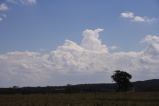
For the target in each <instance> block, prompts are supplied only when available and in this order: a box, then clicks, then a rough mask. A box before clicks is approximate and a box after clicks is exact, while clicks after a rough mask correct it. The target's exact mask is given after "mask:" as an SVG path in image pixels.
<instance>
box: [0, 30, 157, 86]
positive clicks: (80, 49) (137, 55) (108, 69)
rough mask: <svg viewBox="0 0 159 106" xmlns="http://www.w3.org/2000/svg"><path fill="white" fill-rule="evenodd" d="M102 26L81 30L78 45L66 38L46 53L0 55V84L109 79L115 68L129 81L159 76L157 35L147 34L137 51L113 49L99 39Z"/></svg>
mask: <svg viewBox="0 0 159 106" xmlns="http://www.w3.org/2000/svg"><path fill="white" fill-rule="evenodd" d="M101 31H103V29H95V30H91V29H87V30H85V31H83V34H82V35H83V39H82V41H81V43H80V44H77V43H76V42H73V41H70V40H66V41H65V42H64V44H63V45H61V46H58V47H57V49H56V50H52V51H50V52H47V53H41V52H31V51H23V52H20V51H15V52H8V53H5V54H0V86H1V87H6V86H13V85H18V86H46V85H65V84H68V83H70V84H77V83H97V82H100V83H102V82H111V79H110V75H112V73H113V71H114V70H116V69H120V70H125V71H127V72H129V73H131V74H132V75H133V80H145V79H150V78H158V77H159V72H158V70H159V65H158V64H159V36H156V35H147V36H145V38H144V39H143V40H142V41H141V42H142V43H145V44H146V47H145V48H144V49H143V50H141V51H138V52H137V51H130V52H123V51H121V52H115V51H114V52H113V51H111V50H109V48H110V47H108V46H107V45H106V44H103V43H102V41H101V40H100V38H99V37H100V36H99V33H100V32H101Z"/></svg>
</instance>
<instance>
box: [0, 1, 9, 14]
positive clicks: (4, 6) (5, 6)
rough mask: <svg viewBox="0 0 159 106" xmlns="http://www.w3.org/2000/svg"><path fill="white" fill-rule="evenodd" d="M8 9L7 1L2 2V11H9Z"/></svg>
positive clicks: (0, 10) (0, 6)
mask: <svg viewBox="0 0 159 106" xmlns="http://www.w3.org/2000/svg"><path fill="white" fill-rule="evenodd" d="M7 10H8V6H7V5H6V4H5V3H1V4H0V12H3V11H7Z"/></svg>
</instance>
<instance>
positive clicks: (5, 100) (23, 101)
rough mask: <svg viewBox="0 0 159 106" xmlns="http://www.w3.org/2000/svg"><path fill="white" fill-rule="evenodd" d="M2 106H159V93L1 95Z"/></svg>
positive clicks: (0, 104) (0, 102)
mask: <svg viewBox="0 0 159 106" xmlns="http://www.w3.org/2000/svg"><path fill="white" fill-rule="evenodd" d="M0 106H159V92H127V93H116V92H114V93H73V94H60V93H58V94H30V95H20V94H17V95H0Z"/></svg>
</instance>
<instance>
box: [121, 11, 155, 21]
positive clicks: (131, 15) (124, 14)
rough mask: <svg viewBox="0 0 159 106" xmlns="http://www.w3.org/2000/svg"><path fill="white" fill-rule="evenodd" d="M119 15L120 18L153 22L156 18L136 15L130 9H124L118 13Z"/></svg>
mask: <svg viewBox="0 0 159 106" xmlns="http://www.w3.org/2000/svg"><path fill="white" fill-rule="evenodd" d="M120 16H121V17H122V18H127V19H129V20H131V21H133V22H148V23H150V22H153V21H154V20H156V18H149V17H147V16H138V15H135V14H134V13H133V12H130V11H126V12H122V13H120Z"/></svg>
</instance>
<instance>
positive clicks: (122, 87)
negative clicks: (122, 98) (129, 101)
mask: <svg viewBox="0 0 159 106" xmlns="http://www.w3.org/2000/svg"><path fill="white" fill-rule="evenodd" d="M111 78H112V79H113V80H114V81H115V82H116V83H117V91H128V90H129V89H130V88H131V87H132V84H131V82H130V79H131V78H132V76H131V75H130V74H129V73H127V72H124V71H120V70H116V71H115V73H114V74H113V75H112V76H111Z"/></svg>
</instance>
